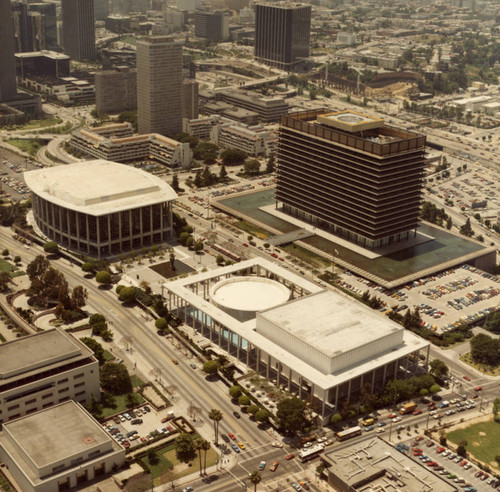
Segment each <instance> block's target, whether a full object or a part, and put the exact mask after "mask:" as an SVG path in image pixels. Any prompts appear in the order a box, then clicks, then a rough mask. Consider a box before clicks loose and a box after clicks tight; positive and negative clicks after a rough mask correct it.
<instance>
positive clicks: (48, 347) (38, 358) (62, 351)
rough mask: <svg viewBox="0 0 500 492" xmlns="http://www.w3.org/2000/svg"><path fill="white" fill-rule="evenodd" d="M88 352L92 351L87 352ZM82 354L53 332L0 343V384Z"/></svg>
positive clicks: (57, 333)
mask: <svg viewBox="0 0 500 492" xmlns="http://www.w3.org/2000/svg"><path fill="white" fill-rule="evenodd" d="M88 353H89V355H90V354H91V353H92V352H91V351H90V350H88ZM81 354H82V347H79V346H78V345H77V342H76V341H74V340H72V339H71V338H70V336H69V335H65V334H64V333H61V332H60V331H58V330H56V329H54V330H50V331H46V332H43V333H37V334H35V335H30V336H27V337H23V338H20V339H19V340H13V341H11V342H7V343H2V344H0V381H1V380H5V379H8V378H10V377H14V376H16V375H18V374H22V373H26V372H29V371H32V370H35V369H39V368H41V367H44V366H48V365H50V364H54V363H56V362H60V361H62V360H65V359H69V358H73V357H78V356H80V355H81Z"/></svg>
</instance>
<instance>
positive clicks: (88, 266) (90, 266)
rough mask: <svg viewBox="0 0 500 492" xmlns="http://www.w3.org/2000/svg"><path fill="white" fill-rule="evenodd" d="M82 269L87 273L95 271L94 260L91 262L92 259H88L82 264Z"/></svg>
mask: <svg viewBox="0 0 500 492" xmlns="http://www.w3.org/2000/svg"><path fill="white" fill-rule="evenodd" d="M82 270H83V271H84V272H85V273H94V265H93V264H92V262H90V261H86V262H85V263H84V264H83V265H82Z"/></svg>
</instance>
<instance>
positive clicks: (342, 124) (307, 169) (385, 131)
mask: <svg viewBox="0 0 500 492" xmlns="http://www.w3.org/2000/svg"><path fill="white" fill-rule="evenodd" d="M424 166H425V137H424V136H422V135H419V134H417V133H413V132H409V131H407V130H402V129H398V128H393V127H389V126H386V125H385V124H384V121H383V120H382V119H379V118H374V117H371V116H368V115H364V114H361V113H357V112H354V111H342V112H338V113H330V112H328V111H327V110H324V109H321V110H313V111H304V112H299V113H292V114H288V115H283V116H282V117H281V127H280V131H279V147H278V180H277V186H276V201H277V202H278V203H281V204H282V205H283V211H284V212H285V213H288V214H290V215H293V216H295V217H297V218H299V219H301V220H304V221H306V222H308V223H312V224H314V225H315V226H316V227H318V228H320V229H324V230H327V231H330V232H333V233H334V234H336V235H339V236H341V237H343V238H345V239H347V240H349V241H351V242H355V243H358V244H360V245H361V246H363V247H365V248H368V249H374V248H377V247H379V246H384V245H386V244H390V243H394V242H399V241H402V240H405V239H408V238H409V237H410V234H411V233H412V231H415V229H416V228H417V226H418V216H419V211H420V203H421V193H422V187H423V178H424Z"/></svg>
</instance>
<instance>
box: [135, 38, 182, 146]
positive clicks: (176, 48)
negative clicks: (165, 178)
mask: <svg viewBox="0 0 500 492" xmlns="http://www.w3.org/2000/svg"><path fill="white" fill-rule="evenodd" d="M137 123H138V126H139V133H160V134H162V135H167V136H173V135H175V134H176V133H179V132H181V131H182V45H180V44H178V43H175V42H174V41H173V39H172V38H170V37H168V36H150V37H146V38H144V39H142V40H140V41H138V42H137Z"/></svg>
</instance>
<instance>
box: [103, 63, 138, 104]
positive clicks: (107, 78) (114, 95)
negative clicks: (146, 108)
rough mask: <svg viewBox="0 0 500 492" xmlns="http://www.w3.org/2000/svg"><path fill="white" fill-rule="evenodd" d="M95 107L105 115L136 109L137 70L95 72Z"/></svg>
mask: <svg viewBox="0 0 500 492" xmlns="http://www.w3.org/2000/svg"><path fill="white" fill-rule="evenodd" d="M95 107H96V109H97V111H99V112H100V113H106V114H109V113H121V112H122V111H133V110H135V109H137V70H136V69H135V68H129V67H117V68H116V69H114V70H100V71H98V72H96V73H95Z"/></svg>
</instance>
